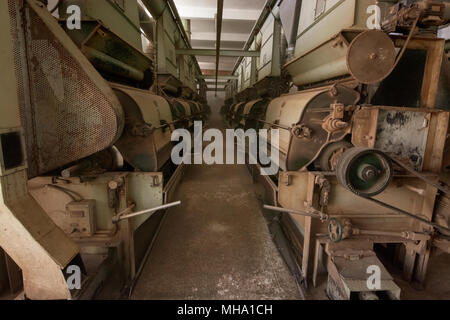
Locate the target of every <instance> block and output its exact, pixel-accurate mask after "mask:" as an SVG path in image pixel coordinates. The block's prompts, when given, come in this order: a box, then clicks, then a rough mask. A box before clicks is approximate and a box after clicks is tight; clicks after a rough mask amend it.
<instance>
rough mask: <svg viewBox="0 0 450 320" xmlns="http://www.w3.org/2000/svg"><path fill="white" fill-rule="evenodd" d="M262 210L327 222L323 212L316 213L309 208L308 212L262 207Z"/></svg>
mask: <svg viewBox="0 0 450 320" xmlns="http://www.w3.org/2000/svg"><path fill="white" fill-rule="evenodd" d="M264 209H268V210H272V211H278V212H284V213H290V214H294V215H299V216H304V217H311V218H315V219H320V220H328V216H327V215H326V214H324V213H323V212H320V211H317V210H315V209H313V208H311V209H310V211H303V210H293V209H286V208H282V207H275V206H269V205H264Z"/></svg>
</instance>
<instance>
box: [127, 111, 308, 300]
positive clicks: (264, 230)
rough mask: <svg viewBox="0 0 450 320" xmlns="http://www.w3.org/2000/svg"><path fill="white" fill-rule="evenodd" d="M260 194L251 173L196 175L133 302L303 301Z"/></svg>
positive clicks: (198, 169)
mask: <svg viewBox="0 0 450 320" xmlns="http://www.w3.org/2000/svg"><path fill="white" fill-rule="evenodd" d="M213 126H214V127H221V121H219V120H216V121H215V123H214V124H213ZM254 187H255V186H254V185H253V182H252V180H251V177H250V175H249V173H248V171H247V168H246V167H245V166H243V165H213V166H208V165H193V166H190V167H188V168H187V172H186V174H185V176H184V178H183V181H182V183H180V185H179V186H178V189H177V195H176V196H175V198H176V199H179V200H181V201H182V205H181V206H180V207H177V208H174V209H171V210H170V211H169V212H168V216H167V218H166V221H165V222H164V225H163V227H162V229H161V233H160V235H159V237H158V240H157V242H156V244H155V247H154V248H153V250H152V252H151V254H150V256H149V259H148V261H147V263H146V266H145V268H144V270H143V272H142V275H141V277H140V279H139V281H138V283H137V285H136V287H135V289H134V292H133V296H132V298H133V299H299V298H300V296H299V293H298V289H297V285H296V283H295V280H294V278H293V276H292V275H291V274H290V272H289V270H288V269H287V266H286V265H285V263H284V261H283V259H282V257H281V256H280V254H279V252H278V251H277V249H276V247H275V245H274V243H273V242H272V238H271V235H270V233H269V230H268V227H267V223H266V221H265V219H264V217H263V214H262V213H261V211H260V207H261V206H260V203H259V202H258V199H257V197H256V194H255V192H254Z"/></svg>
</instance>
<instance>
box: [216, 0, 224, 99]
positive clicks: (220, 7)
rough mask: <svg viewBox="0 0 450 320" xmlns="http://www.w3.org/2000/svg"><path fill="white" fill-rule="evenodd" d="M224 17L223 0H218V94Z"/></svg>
mask: <svg viewBox="0 0 450 320" xmlns="http://www.w3.org/2000/svg"><path fill="white" fill-rule="evenodd" d="M222 18H223V0H217V16H216V32H217V38H216V96H217V90H218V88H217V86H218V82H219V63H220V47H221V41H222Z"/></svg>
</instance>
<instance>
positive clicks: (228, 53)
mask: <svg viewBox="0 0 450 320" xmlns="http://www.w3.org/2000/svg"><path fill="white" fill-rule="evenodd" d="M176 54H178V55H185V56H216V55H217V50H215V49H178V50H176ZM260 54H261V53H260V52H259V51H252V50H249V51H244V50H220V56H221V57H259V56H260Z"/></svg>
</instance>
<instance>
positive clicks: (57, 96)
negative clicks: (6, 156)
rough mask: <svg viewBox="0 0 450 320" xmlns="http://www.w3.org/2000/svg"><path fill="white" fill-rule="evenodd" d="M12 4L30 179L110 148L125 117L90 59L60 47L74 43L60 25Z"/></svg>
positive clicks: (15, 0)
mask: <svg viewBox="0 0 450 320" xmlns="http://www.w3.org/2000/svg"><path fill="white" fill-rule="evenodd" d="M8 5H9V12H10V16H11V32H12V35H13V39H14V42H15V49H14V51H15V52H14V55H15V64H16V66H15V68H16V75H17V81H18V83H17V85H18V92H19V102H20V107H21V119H22V125H23V127H24V131H25V139H26V145H27V158H28V166H29V170H28V171H29V176H30V178H31V177H34V176H37V175H40V174H43V173H47V172H49V171H52V170H54V169H57V168H60V167H62V166H64V165H66V164H69V163H71V162H74V161H76V160H79V159H82V158H85V157H87V156H89V155H92V154H94V153H96V152H99V151H101V150H104V149H105V148H107V147H109V146H110V145H112V144H113V143H114V142H115V140H116V139H117V138H118V137H119V135H120V134H121V131H122V128H123V113H122V110H121V107H120V105H119V103H118V101H117V100H116V98H115V96H114V94H113V93H112V91H111V92H108V90H110V89H109V88H108V87H107V86H105V83H104V80H103V79H101V78H99V75H97V74H95V73H96V72H95V70H94V69H93V68H92V67H91V66H89V65H88V62H87V60H83V59H82V58H80V57H79V56H77V55H74V54H73V50H71V51H68V50H67V49H66V47H65V46H64V45H63V44H62V41H71V40H70V39H69V38H68V37H64V35H61V34H58V35H56V33H55V32H54V31H55V29H56V28H60V27H59V25H58V24H57V23H56V21H55V24H52V25H51V27H49V23H48V21H45V22H44V21H43V20H42V19H41V17H40V16H39V15H38V14H37V13H36V12H35V11H34V10H33V9H32V8H31V7H30V6H28V5H26V4H25V5H23V1H17V0H8ZM22 9H23V10H22ZM44 9H45V8H44ZM42 14H47V12H43V13H42ZM48 15H49V19H53V18H51V17H50V14H48ZM46 19H47V18H46ZM73 48H74V50H78V49H77V48H76V47H75V46H73ZM102 85H103V89H101V87H102ZM105 88H106V89H105Z"/></svg>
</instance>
